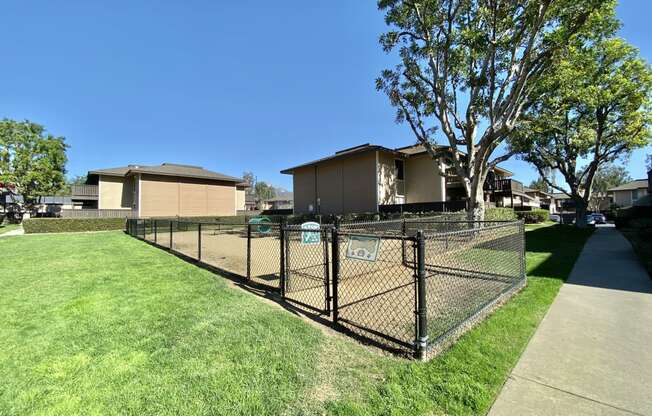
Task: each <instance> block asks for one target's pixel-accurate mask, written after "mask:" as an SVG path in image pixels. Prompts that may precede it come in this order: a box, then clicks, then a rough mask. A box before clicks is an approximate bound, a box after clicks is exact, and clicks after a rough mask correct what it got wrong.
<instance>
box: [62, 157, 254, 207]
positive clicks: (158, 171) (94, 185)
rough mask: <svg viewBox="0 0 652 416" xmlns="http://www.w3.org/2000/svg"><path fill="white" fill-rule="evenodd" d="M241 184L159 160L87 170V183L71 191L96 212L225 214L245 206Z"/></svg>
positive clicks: (195, 168) (225, 177)
mask: <svg viewBox="0 0 652 416" xmlns="http://www.w3.org/2000/svg"><path fill="white" fill-rule="evenodd" d="M246 186H247V185H246V184H245V183H243V180H242V179H241V178H236V177H232V176H228V175H223V174H221V173H217V172H212V171H209V170H206V169H204V168H202V167H199V166H190V165H179V164H174V163H163V164H162V165H157V166H141V165H129V166H124V167H118V168H109V169H97V170H92V171H90V172H88V177H87V182H86V185H81V186H78V187H76V188H74V189H73V193H76V194H77V195H76V197H78V198H79V197H84V198H85V199H86V200H87V203H86V205H85V206H84V207H85V208H87V209H96V210H98V211H99V212H112V213H113V214H115V211H120V210H124V211H125V213H126V212H131V213H132V215H133V216H137V217H142V218H148V217H175V216H180V217H199V216H226V215H236V213H237V211H239V210H244V206H245V188H246ZM73 196H74V197H75V195H73Z"/></svg>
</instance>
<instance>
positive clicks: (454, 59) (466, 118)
mask: <svg viewBox="0 0 652 416" xmlns="http://www.w3.org/2000/svg"><path fill="white" fill-rule="evenodd" d="M614 4H615V3H614V1H612V0H609V1H602V0H515V1H509V2H506V1H497V0H422V1H415V0H380V1H379V2H378V6H379V8H380V9H381V10H383V11H385V13H386V14H385V21H386V23H387V24H388V25H389V26H390V27H391V30H390V31H388V32H387V33H385V34H383V35H382V36H381V38H380V43H381V45H382V47H383V49H384V50H385V51H387V52H392V51H397V52H398V58H399V60H400V63H399V64H398V65H397V66H396V67H395V68H393V69H387V70H385V71H383V72H382V74H381V76H380V77H379V78H378V79H377V81H376V86H377V88H378V89H379V90H382V91H384V92H385V93H386V94H387V95H388V97H389V99H390V102H391V104H392V105H393V106H395V107H396V109H397V113H396V120H397V122H407V124H408V125H409V126H410V128H411V130H412V131H413V133H414V135H415V136H416V137H417V140H418V141H419V143H421V144H422V145H424V147H425V149H426V151H427V152H428V153H429V154H430V156H431V157H432V158H433V159H435V160H437V159H439V158H440V157H441V156H442V154H441V153H442V151H445V152H447V153H450V154H451V164H452V165H453V167H454V169H455V170H456V172H457V174H458V175H459V177H460V178H461V179H462V182H463V184H464V189H465V192H466V194H467V196H468V198H469V205H470V206H469V208H470V209H469V212H470V216H472V217H473V218H478V217H482V216H483V214H484V206H483V184H484V181H485V179H486V176H487V174H488V172H489V170H490V169H491V168H492V167H494V166H495V165H496V164H498V163H500V162H501V161H504V160H506V159H508V158H509V157H511V156H512V155H513V154H514V152H507V153H505V154H502V155H500V156H498V157H493V156H492V155H493V153H494V151H495V150H496V149H497V148H498V147H499V146H500V145H501V144H502V143H503V142H504V141H505V139H506V138H507V137H508V135H509V134H510V133H511V132H512V130H513V129H514V127H515V126H516V124H517V122H518V120H519V119H520V117H521V114H522V112H523V110H524V109H526V108H527V107H529V105H530V103H531V101H532V100H533V98H534V97H535V95H534V94H533V92H534V90H535V87H536V85H537V81H538V79H539V78H540V77H541V76H542V75H544V74H545V73H546V72H549V71H550V70H551V69H553V67H554V66H555V64H556V56H557V54H558V53H559V52H560V51H563V50H564V49H565V47H566V45H567V44H569V42H571V40H573V39H574V38H582V37H583V36H585V34H586V32H587V30H588V31H589V32H590V30H592V29H593V27H594V26H595V25H597V24H603V23H601V22H603V21H604V16H605V15H607V16H608V15H609V13H611V12H612V11H613V8H614ZM439 131H440V132H441V133H442V135H443V137H444V143H445V144H447V145H448V146H450V150H449V149H445V150H442V149H441V148H439V147H437V146H435V143H436V141H437V140H436V136H435V134H436V132H439ZM492 157H493V159H492ZM433 169H435V167H434V166H433Z"/></svg>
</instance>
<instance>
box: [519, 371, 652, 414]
mask: <svg viewBox="0 0 652 416" xmlns="http://www.w3.org/2000/svg"><path fill="white" fill-rule="evenodd" d="M510 377H512V378H514V379H519V378H520V379H523V380H525V381H529V382H531V383H536V384H538V385H540V386H544V387H547V388H549V389H553V390H557V391H560V392H562V393H566V394H569V395H571V396H575V397H577V398H580V399H583V400H588V401H591V402H594V403H598V404H601V405H603V406H608V407H611V408H612V409H616V410H620V411H623V412H626V413H630V414H632V415H636V416H646V415H644V414H642V413H638V412H635V411H633V410H629V409H625V408H623V407H619V406H616V405H613V404H610V403H606V402H603V401H600V400H596V399H592V398H590V397H586V396H583V395H581V394H577V393H573V392H572V391H568V390H564V389H561V388H559V387H555V386H552V385H550V384H547V383H544V382H541V381H538V380H534V379H532V378H529V377H525V376H521V375H518V374H514V373H512V374H511V375H510Z"/></svg>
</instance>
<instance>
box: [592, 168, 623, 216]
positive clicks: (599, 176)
mask: <svg viewBox="0 0 652 416" xmlns="http://www.w3.org/2000/svg"><path fill="white" fill-rule="evenodd" d="M631 180H632V178H631V176H629V172H627V169H626V168H625V167H624V166H621V165H616V164H613V163H607V164H604V165H601V166H600V167H599V168H598V170H597V171H596V172H595V177H594V178H593V188H592V192H591V197H590V200H589V207H590V209H592V210H594V211H599V210H600V202H601V201H602V200H603V199H604V198H605V197H606V196H607V189H609V188H613V187H615V186H618V185H622V184H624V183H627V182H629V181H631Z"/></svg>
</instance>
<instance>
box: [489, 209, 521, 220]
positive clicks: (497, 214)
mask: <svg viewBox="0 0 652 416" xmlns="http://www.w3.org/2000/svg"><path fill="white" fill-rule="evenodd" d="M484 219H485V221H514V220H516V219H517V217H516V213H515V212H514V210H513V209H512V208H487V209H486V210H485V213H484Z"/></svg>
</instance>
